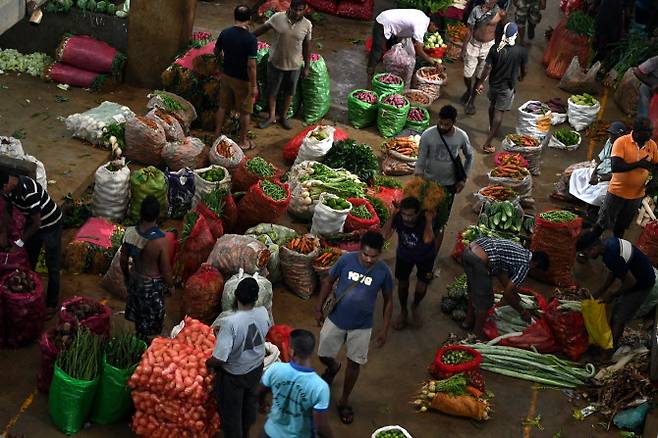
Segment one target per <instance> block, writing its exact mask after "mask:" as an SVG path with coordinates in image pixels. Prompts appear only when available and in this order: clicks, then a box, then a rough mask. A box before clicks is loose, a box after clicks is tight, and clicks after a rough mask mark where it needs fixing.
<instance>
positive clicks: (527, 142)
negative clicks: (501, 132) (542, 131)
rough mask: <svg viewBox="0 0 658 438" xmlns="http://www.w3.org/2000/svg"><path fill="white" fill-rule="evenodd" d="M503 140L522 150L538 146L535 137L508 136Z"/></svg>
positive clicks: (522, 135) (523, 135)
mask: <svg viewBox="0 0 658 438" xmlns="http://www.w3.org/2000/svg"><path fill="white" fill-rule="evenodd" d="M505 139H506V140H507V141H509V142H511V143H514V144H515V145H516V146H519V147H524V148H535V147H537V146H539V140H537V139H536V138H535V137H532V136H530V135H525V134H508V135H507V136H506V137H505Z"/></svg>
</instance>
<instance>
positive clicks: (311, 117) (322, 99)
mask: <svg viewBox="0 0 658 438" xmlns="http://www.w3.org/2000/svg"><path fill="white" fill-rule="evenodd" d="M310 62H311V65H310V66H309V70H308V76H307V77H306V78H304V79H302V81H301V85H302V106H303V110H304V123H306V124H309V123H315V122H317V121H318V120H320V119H322V118H323V117H324V116H325V115H326V114H327V113H328V112H329V106H330V105H331V83H330V80H329V71H327V64H325V62H324V58H323V57H322V56H320V55H318V54H317V53H312V54H311V61H310Z"/></svg>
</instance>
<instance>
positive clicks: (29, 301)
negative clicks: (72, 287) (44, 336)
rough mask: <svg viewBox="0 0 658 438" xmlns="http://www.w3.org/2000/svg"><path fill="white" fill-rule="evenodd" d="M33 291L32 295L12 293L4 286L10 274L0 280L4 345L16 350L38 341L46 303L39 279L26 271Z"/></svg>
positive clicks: (35, 274) (34, 274)
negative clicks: (30, 279)
mask: <svg viewBox="0 0 658 438" xmlns="http://www.w3.org/2000/svg"><path fill="white" fill-rule="evenodd" d="M28 273H29V274H30V276H31V278H32V281H34V290H33V291H32V293H14V292H11V291H10V290H9V289H8V288H7V287H6V286H5V285H6V284H7V281H8V279H9V277H11V275H12V274H13V273H12V272H7V273H5V274H4V275H3V276H2V278H0V299H1V300H2V311H3V313H4V315H3V318H4V321H3V322H2V323H3V324H4V331H5V339H4V340H5V345H6V346H7V347H10V348H18V347H22V346H25V345H27V344H29V343H30V342H32V341H34V340H35V339H38V338H39V336H40V335H41V332H42V331H43V322H44V319H45V316H46V302H45V294H44V290H43V285H42V284H41V278H40V277H39V275H38V274H37V273H36V272H32V271H28Z"/></svg>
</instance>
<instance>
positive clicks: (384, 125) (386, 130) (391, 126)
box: [377, 93, 410, 138]
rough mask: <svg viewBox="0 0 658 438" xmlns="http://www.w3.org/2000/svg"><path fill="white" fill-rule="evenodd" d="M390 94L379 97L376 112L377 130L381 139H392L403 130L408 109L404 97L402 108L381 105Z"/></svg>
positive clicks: (407, 102) (407, 103)
mask: <svg viewBox="0 0 658 438" xmlns="http://www.w3.org/2000/svg"><path fill="white" fill-rule="evenodd" d="M391 94H392V93H391ZM391 94H382V95H380V97H379V109H378V110H377V130H378V131H379V133H380V134H381V135H382V137H386V138H389V137H393V136H394V135H396V134H398V133H399V132H400V131H402V130H403V129H404V125H406V123H407V115H408V114H409V107H410V105H409V101H408V100H407V98H406V97H404V96H403V99H404V100H405V105H404V106H403V107H402V108H396V107H395V106H393V105H388V104H386V103H383V100H384V99H385V98H386V97H388V96H390V95H391Z"/></svg>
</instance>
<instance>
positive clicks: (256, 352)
mask: <svg viewBox="0 0 658 438" xmlns="http://www.w3.org/2000/svg"><path fill="white" fill-rule="evenodd" d="M258 290H259V286H258V282H256V280H254V279H253V278H251V277H249V278H245V279H244V280H242V281H241V282H240V283H239V284H238V287H237V289H236V291H235V298H236V301H237V305H238V310H237V312H236V313H234V314H232V315H230V316H228V317H226V318H224V319H222V320H221V321H220V327H219V333H218V334H217V341H216V344H215V350H214V351H213V354H212V356H211V357H210V359H208V361H207V362H206V365H207V366H208V368H209V369H211V370H214V371H215V372H216V378H215V392H216V394H217V407H218V409H219V416H220V417H221V419H222V430H223V432H224V437H225V438H246V437H248V436H249V429H250V427H251V426H252V425H253V424H254V423H255V421H256V415H257V410H258V398H257V395H256V389H257V387H258V383H259V381H260V378H261V375H262V374H263V360H264V358H265V336H267V332H268V331H269V330H270V327H271V326H272V323H271V322H270V317H269V314H268V313H267V309H265V308H264V307H254V305H255V303H256V300H257V299H258Z"/></svg>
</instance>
